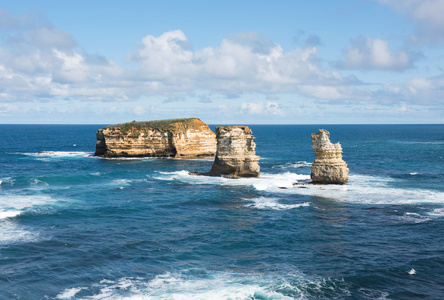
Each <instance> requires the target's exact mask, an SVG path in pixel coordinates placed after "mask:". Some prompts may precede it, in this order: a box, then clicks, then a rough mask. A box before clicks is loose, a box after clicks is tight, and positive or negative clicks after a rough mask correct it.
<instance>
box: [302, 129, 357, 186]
mask: <svg viewBox="0 0 444 300" xmlns="http://www.w3.org/2000/svg"><path fill="white" fill-rule="evenodd" d="M311 140H312V143H311V146H312V147H313V151H314V153H315V161H314V163H313V164H312V165H311V180H312V181H313V182H314V183H326V184H328V183H336V184H344V183H345V182H347V180H348V168H347V164H346V163H345V161H344V160H343V159H342V147H341V144H339V143H336V144H332V143H331V142H330V133H329V132H328V131H327V130H325V129H320V130H319V131H318V133H316V134H314V133H312V134H311Z"/></svg>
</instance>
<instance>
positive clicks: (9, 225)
mask: <svg viewBox="0 0 444 300" xmlns="http://www.w3.org/2000/svg"><path fill="white" fill-rule="evenodd" d="M39 235H40V234H39V233H38V232H33V231H32V230H29V229H28V228H26V227H24V226H21V225H19V224H16V223H15V222H12V221H7V220H0V245H10V244H16V243H27V242H36V241H38V240H39Z"/></svg>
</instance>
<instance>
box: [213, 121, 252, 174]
mask: <svg viewBox="0 0 444 300" xmlns="http://www.w3.org/2000/svg"><path fill="white" fill-rule="evenodd" d="M216 139H217V152H216V158H215V160H214V163H213V166H212V167H211V171H210V172H209V173H208V175H210V176H221V175H223V176H227V177H233V178H239V177H259V175H260V167H259V158H260V157H259V156H257V155H256V144H255V143H254V141H253V140H254V137H253V133H252V132H251V129H250V128H248V126H218V127H216Z"/></svg>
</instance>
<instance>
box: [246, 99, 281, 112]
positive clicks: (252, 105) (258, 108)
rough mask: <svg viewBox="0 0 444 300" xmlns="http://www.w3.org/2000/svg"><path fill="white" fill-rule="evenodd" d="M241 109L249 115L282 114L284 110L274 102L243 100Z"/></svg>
mask: <svg viewBox="0 0 444 300" xmlns="http://www.w3.org/2000/svg"><path fill="white" fill-rule="evenodd" d="M241 110H242V111H245V112H247V113H248V114H251V115H283V114H284V112H283V111H282V110H281V108H280V107H279V104H278V103H276V102H266V103H264V102H262V101H261V102H244V103H242V104H241Z"/></svg>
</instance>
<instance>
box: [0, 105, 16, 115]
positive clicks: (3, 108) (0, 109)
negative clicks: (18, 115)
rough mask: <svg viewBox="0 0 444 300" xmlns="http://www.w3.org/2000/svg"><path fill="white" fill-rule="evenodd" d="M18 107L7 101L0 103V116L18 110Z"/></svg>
mask: <svg viewBox="0 0 444 300" xmlns="http://www.w3.org/2000/svg"><path fill="white" fill-rule="evenodd" d="M19 110H20V109H19V108H18V106H16V105H12V104H9V103H3V104H0V116H5V115H8V114H9V113H11V112H15V111H19Z"/></svg>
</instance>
